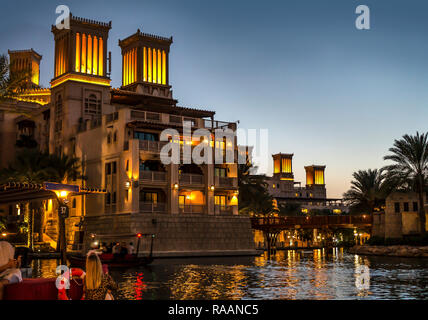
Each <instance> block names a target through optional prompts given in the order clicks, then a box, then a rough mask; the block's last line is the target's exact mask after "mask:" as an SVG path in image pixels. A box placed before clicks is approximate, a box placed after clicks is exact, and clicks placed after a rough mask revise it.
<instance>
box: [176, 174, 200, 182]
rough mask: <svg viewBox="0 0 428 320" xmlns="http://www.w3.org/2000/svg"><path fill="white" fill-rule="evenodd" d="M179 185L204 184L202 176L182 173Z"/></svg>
mask: <svg viewBox="0 0 428 320" xmlns="http://www.w3.org/2000/svg"><path fill="white" fill-rule="evenodd" d="M179 180H180V184H204V176H203V175H201V174H192V173H182V174H181V175H180V179H179Z"/></svg>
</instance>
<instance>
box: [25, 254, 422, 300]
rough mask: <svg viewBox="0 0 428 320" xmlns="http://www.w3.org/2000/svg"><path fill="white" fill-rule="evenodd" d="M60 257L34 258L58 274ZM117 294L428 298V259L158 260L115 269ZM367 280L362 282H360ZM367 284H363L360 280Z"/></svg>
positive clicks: (41, 270)
mask: <svg viewBox="0 0 428 320" xmlns="http://www.w3.org/2000/svg"><path fill="white" fill-rule="evenodd" d="M57 264H58V262H57V260H34V261H33V262H32V266H33V277H40V276H43V277H55V276H56V275H55V268H56V266H57ZM110 274H111V275H112V277H113V278H114V279H115V280H116V281H117V283H118V284H119V291H118V293H117V294H116V298H117V299H129V300H138V299H143V300H147V299H320V300H321V299H428V290H427V289H426V288H427V287H428V259H425V260H423V259H414V258H413V259H412V258H392V257H365V256H358V255H354V254H349V253H346V251H344V250H343V249H338V248H336V249H329V250H327V249H319V250H306V251H279V252H278V253H277V254H276V255H275V256H274V257H273V258H272V259H271V260H270V261H269V260H267V259H266V254H261V255H260V256H256V257H228V258H186V259H158V260H155V261H154V263H153V264H152V265H150V266H148V267H141V268H137V269H128V270H120V271H119V270H110ZM361 279H363V281H361ZM362 283H363V285H361V284H362Z"/></svg>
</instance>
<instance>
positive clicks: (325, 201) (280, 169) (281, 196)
mask: <svg viewBox="0 0 428 320" xmlns="http://www.w3.org/2000/svg"><path fill="white" fill-rule="evenodd" d="M293 155H294V154H290V153H277V154H274V155H272V158H273V176H272V177H270V178H269V179H268V183H269V187H268V190H269V193H270V194H271V195H272V196H273V197H274V199H275V200H276V203H277V205H281V204H286V203H293V204H299V205H301V208H302V213H307V212H308V210H311V209H317V210H323V209H328V210H332V211H333V212H334V213H337V214H340V213H342V212H345V211H347V210H348V208H347V206H345V205H344V204H343V202H342V199H333V198H327V190H326V185H325V173H324V171H325V168H326V167H325V166H321V165H310V166H305V171H306V184H305V186H303V187H302V186H301V182H297V181H295V180H294V173H293Z"/></svg>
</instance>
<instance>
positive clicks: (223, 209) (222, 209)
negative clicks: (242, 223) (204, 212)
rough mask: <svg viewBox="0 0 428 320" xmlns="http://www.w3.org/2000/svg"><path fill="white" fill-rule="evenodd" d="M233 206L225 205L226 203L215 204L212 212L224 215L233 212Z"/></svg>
mask: <svg viewBox="0 0 428 320" xmlns="http://www.w3.org/2000/svg"><path fill="white" fill-rule="evenodd" d="M234 207H235V206H226V205H219V204H216V205H215V206H214V213H215V214H216V215H222V216H223V215H224V216H228V215H232V214H233V208H234Z"/></svg>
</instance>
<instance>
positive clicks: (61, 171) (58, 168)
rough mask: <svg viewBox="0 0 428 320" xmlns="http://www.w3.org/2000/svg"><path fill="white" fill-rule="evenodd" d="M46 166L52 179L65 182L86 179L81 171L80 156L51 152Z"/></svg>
mask: <svg viewBox="0 0 428 320" xmlns="http://www.w3.org/2000/svg"><path fill="white" fill-rule="evenodd" d="M46 166H47V169H46V170H47V172H48V174H49V180H50V181H53V182H59V183H65V182H70V181H75V180H76V179H84V177H83V176H82V175H81V173H80V160H79V158H75V157H70V156H67V155H56V154H51V155H49V156H48V157H47V163H46Z"/></svg>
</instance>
